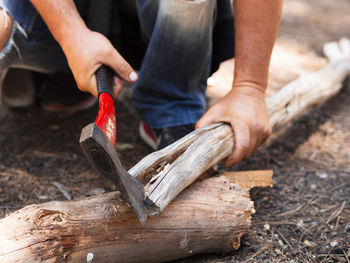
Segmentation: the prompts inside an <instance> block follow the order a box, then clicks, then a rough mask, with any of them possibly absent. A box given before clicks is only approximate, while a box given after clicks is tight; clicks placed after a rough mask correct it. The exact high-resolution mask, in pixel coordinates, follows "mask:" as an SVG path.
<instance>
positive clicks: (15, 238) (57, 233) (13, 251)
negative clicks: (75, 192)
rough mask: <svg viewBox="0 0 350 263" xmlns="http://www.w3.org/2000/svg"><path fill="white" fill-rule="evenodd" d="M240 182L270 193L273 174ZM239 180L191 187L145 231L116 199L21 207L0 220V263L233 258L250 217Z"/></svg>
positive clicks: (231, 177)
mask: <svg viewBox="0 0 350 263" xmlns="http://www.w3.org/2000/svg"><path fill="white" fill-rule="evenodd" d="M246 175H248V176H245V177H246V178H248V180H245V183H244V185H245V186H247V185H249V186H251V187H255V186H272V171H255V172H246ZM260 175H261V176H262V178H263V180H261V179H260V178H259V177H260ZM241 176H242V174H241V173H232V172H231V173H225V174H224V175H221V176H218V177H211V178H207V179H204V180H202V181H197V182H196V183H195V184H193V185H191V186H190V187H189V188H188V189H186V190H185V191H184V192H183V193H181V194H180V195H179V196H178V197H177V198H176V199H175V200H174V202H172V203H171V204H170V205H169V206H168V207H167V208H166V209H165V210H164V212H163V213H162V214H161V215H159V216H157V217H155V218H151V219H149V220H148V222H147V224H146V226H145V227H142V226H141V224H140V223H139V222H138V221H137V218H136V216H135V214H134V213H133V211H132V210H131V209H130V208H129V207H128V206H127V205H126V204H125V203H124V202H122V201H121V199H120V195H119V192H111V193H107V194H102V195H97V196H93V197H90V198H84V199H81V200H78V201H64V202H49V203H45V204H40V205H30V206H27V207H25V208H23V209H21V210H18V211H17V212H14V213H12V214H11V215H9V216H7V217H6V218H4V219H2V220H0V262H7V263H11V262H23V263H25V262H89V261H87V258H89V259H91V258H92V261H90V262H106V263H107V262H163V261H167V260H174V259H178V258H182V257H186V256H189V255H194V254H197V253H209V252H217V251H232V250H234V249H237V248H238V247H239V244H240V237H241V236H242V235H244V234H246V233H247V232H248V229H249V226H250V221H251V215H252V214H253V213H254V206H253V202H252V201H251V200H250V198H249V191H248V189H247V188H243V187H240V186H239V185H238V184H233V183H232V182H237V181H240V180H239V179H237V178H240V177H241Z"/></svg>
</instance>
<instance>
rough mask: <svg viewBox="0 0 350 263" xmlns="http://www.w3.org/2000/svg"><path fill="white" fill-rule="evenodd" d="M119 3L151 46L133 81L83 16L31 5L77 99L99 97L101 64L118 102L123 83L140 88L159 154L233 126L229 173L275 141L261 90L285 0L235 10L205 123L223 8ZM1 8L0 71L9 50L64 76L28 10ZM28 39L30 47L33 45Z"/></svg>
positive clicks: (16, 5)
mask: <svg viewBox="0 0 350 263" xmlns="http://www.w3.org/2000/svg"><path fill="white" fill-rule="evenodd" d="M75 2H76V3H77V4H78V1H75ZM116 2H117V3H118V5H119V7H120V8H121V9H122V10H123V9H124V10H125V9H128V10H127V11H126V12H129V11H130V10H131V11H130V12H131V13H132V12H135V15H136V16H137V17H138V19H139V23H140V28H141V36H142V39H143V40H144V41H145V43H146V44H147V50H146V52H145V54H144V57H143V61H142V64H141V67H140V71H139V75H137V74H136V72H135V71H134V69H133V68H132V67H131V66H130V65H129V63H128V62H127V61H126V60H125V59H124V58H123V57H122V55H121V54H120V53H119V52H118V51H117V50H116V49H115V48H114V46H113V45H112V44H111V42H110V41H109V40H108V39H107V38H105V37H104V36H102V35H101V34H99V33H96V32H92V31H91V30H89V29H88V28H87V26H86V23H85V21H84V19H83V17H84V13H83V12H82V11H81V10H80V8H79V7H78V9H77V7H76V5H75V3H74V2H73V0H60V1H57V0H32V1H31V3H32V5H33V6H34V7H35V8H36V10H37V11H38V12H39V14H40V15H41V17H42V18H43V20H44V21H45V23H46V24H47V26H48V28H49V30H50V33H51V34H52V35H53V37H54V38H55V40H56V41H57V42H58V43H59V45H60V47H61V48H62V50H63V52H64V54H65V57H66V59H67V62H68V64H69V67H70V70H71V71H72V73H73V75H74V78H75V80H76V83H77V86H78V88H79V89H80V90H82V91H86V92H89V93H91V94H93V95H95V96H96V95H97V90H96V79H95V71H96V70H97V69H98V68H99V67H100V66H101V65H102V64H104V65H107V66H109V67H111V68H112V69H113V71H114V72H115V74H116V75H115V77H114V85H115V87H114V89H115V93H116V95H117V94H119V92H120V90H121V88H122V84H123V81H127V82H136V83H135V90H134V93H133V96H132V100H133V103H134V106H135V107H136V109H137V111H138V113H139V115H140V117H141V119H142V120H143V122H144V124H143V125H142V126H141V128H142V129H141V131H142V133H143V135H144V137H147V138H148V141H149V142H151V141H153V143H156V142H157V148H158V149H159V148H162V147H164V146H166V145H168V144H170V143H172V142H173V141H174V140H176V139H178V138H179V137H182V136H183V135H185V134H186V133H188V132H190V131H191V130H192V129H193V128H194V126H195V127H196V128H199V127H203V126H205V125H207V124H210V123H214V122H227V123H229V124H231V126H232V129H233V131H234V134H235V136H234V137H235V138H234V140H235V147H234V150H233V153H232V155H231V156H230V157H229V158H228V159H227V160H226V162H225V164H226V165H233V164H236V163H238V162H239V161H240V160H242V159H244V158H247V157H249V156H250V155H251V154H252V153H253V152H254V151H255V150H256V149H257V148H258V147H259V146H260V145H262V144H263V143H264V141H265V140H266V139H267V137H268V136H269V134H270V132H271V130H270V126H269V118H268V113H267V109H266V105H265V90H266V87H267V79H268V68H269V61H270V55H271V52H272V47H273V45H274V42H275V39H276V35H277V31H278V26H279V21H280V15H281V5H282V0H249V1H247V0H235V1H234V14H235V45H234V47H233V45H232V50H233V49H234V53H235V72H234V82H233V84H232V90H231V91H230V93H229V94H227V95H226V96H225V97H224V98H222V99H221V100H220V101H219V102H218V103H217V104H215V105H214V106H213V107H211V108H210V109H209V110H208V111H207V112H206V113H205V114H204V115H203V113H204V107H205V96H204V95H205V88H206V80H207V78H208V76H209V74H210V72H211V65H212V63H213V62H214V60H215V56H214V53H215V50H213V43H214V42H213V31H215V27H216V23H218V21H219V19H220V18H221V15H220V14H221V11H220V8H219V6H220V5H222V4H223V2H226V3H227V2H229V0H228V1H227V0H120V1H116ZM0 3H1V7H2V9H3V10H4V12H5V13H4V15H3V16H2V17H0V25H2V26H1V28H0V47H1V48H2V49H3V51H2V54H1V55H0V57H2V60H3V61H5V62H2V63H3V64H6V65H2V70H4V69H5V68H6V67H9V64H11V63H10V62H9V61H8V60H6V59H7V57H8V55H9V54H11V52H12V53H13V52H15V51H16V52H17V53H18V54H21V56H22V60H21V59H20V58H17V60H21V61H24V60H26V59H27V64H30V63H31V64H33V65H31V66H32V68H33V69H40V70H43V69H45V70H46V71H59V70H62V69H63V68H64V61H63V59H62V58H61V57H60V56H59V51H56V50H50V48H52V45H51V44H52V43H49V44H50V45H47V46H45V45H43V46H40V48H38V47H37V46H38V45H39V44H40V42H39V41H40V40H41V39H44V38H43V37H42V34H43V31H44V30H43V31H42V32H37V31H35V30H33V29H35V28H36V26H37V25H36V23H37V22H36V19H38V18H37V16H36V11H35V9H34V8H33V6H32V5H31V4H30V2H29V1H27V0H1V2H0ZM221 9H222V8H221ZM133 10H134V11H133ZM79 11H80V13H79ZM127 30H132V29H127ZM23 31H24V32H23ZM33 40H34V42H35V41H36V42H35V43H33V42H31V41H33ZM18 41H19V42H20V43H18ZM214 41H215V39H214ZM38 42H39V44H38ZM48 42H49V41H48ZM28 43H30V45H29V44H28ZM11 44H12V45H11ZM14 44H16V45H17V49H18V50H15V48H14ZM44 44H45V43H44ZM9 50H10V51H9ZM28 52H29V53H28ZM30 52H32V53H33V52H35V53H36V55H37V57H30V58H28V54H30ZM43 54H44V55H43ZM40 56H42V57H41V58H40ZM53 62H54V63H53ZM24 64H25V63H24ZM10 66H13V65H10ZM20 66H22V67H23V65H20ZM202 115H203V116H202Z"/></svg>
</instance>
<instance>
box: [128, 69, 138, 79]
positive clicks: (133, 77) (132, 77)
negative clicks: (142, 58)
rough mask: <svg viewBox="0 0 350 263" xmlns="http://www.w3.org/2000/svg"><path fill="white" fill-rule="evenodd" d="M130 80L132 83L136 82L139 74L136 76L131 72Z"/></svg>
mask: <svg viewBox="0 0 350 263" xmlns="http://www.w3.org/2000/svg"><path fill="white" fill-rule="evenodd" d="M129 79H130V80H131V81H136V80H137V74H136V72H134V71H133V72H131V73H130V74H129Z"/></svg>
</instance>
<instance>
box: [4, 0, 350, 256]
mask: <svg viewBox="0 0 350 263" xmlns="http://www.w3.org/2000/svg"><path fill="white" fill-rule="evenodd" d="M349 25H350V1H349V0H338V1H336V3H335V1H333V0H322V1H317V0H285V2H284V10H283V19H282V23H281V30H280V34H279V38H278V41H277V47H276V50H275V55H274V59H273V62H272V66H271V77H270V80H271V81H270V89H269V93H268V94H269V95H271V94H273V93H274V92H275V91H276V90H278V89H279V88H281V87H282V86H283V85H284V84H286V83H288V82H289V81H291V80H293V79H295V78H296V77H297V76H298V74H299V73H300V72H301V71H303V72H305V71H312V70H316V69H317V68H319V67H321V66H322V65H323V64H324V63H325V60H324V59H323V58H321V56H322V45H323V44H324V43H325V42H328V41H336V40H338V39H340V38H341V37H343V36H347V37H348V38H350V33H349ZM283 54H284V55H288V54H289V57H288V58H289V60H288V59H287V60H288V61H289V62H286V61H285V59H280V60H279V59H278V58H279V57H280V58H281V57H283V56H282V55H283ZM283 58H285V57H283ZM292 58H294V60H293V59H292ZM295 58H298V59H295ZM282 64H283V67H282V66H281V65H282ZM232 67H233V63H232V61H231V62H227V63H226V64H224V65H223V67H222V69H221V71H220V72H219V73H217V75H216V77H215V78H214V80H213V83H214V84H213V87H212V88H211V89H214V88H215V86H217V85H218V83H221V82H222V80H226V81H225V83H229V81H228V80H229V79H230V75H231V73H230V72H232V71H231V70H232ZM215 83H216V84H215ZM344 86H346V85H344ZM211 89H210V90H211ZM129 94H130V90H129V92H128V91H125V92H124V95H123V96H122V98H121V99H119V103H118V107H117V114H118V138H117V140H118V145H119V151H120V153H121V154H120V157H121V159H122V162H123V163H124V165H125V166H126V167H128V168H129V167H132V166H133V165H134V164H135V163H136V162H137V161H138V160H140V159H141V158H142V157H143V156H145V155H147V154H149V153H150V152H151V149H150V148H148V147H147V146H146V145H145V144H144V143H143V142H142V141H141V140H140V139H139V137H138V123H139V118H138V117H137V114H136V112H135V110H134V109H133V107H132V105H131V102H130V98H129ZM211 94H212V95H213V94H214V95H215V92H214V91H213V92H212V93H211ZM217 94H218V93H217ZM220 96H222V94H221V95H220ZM214 97H215V96H214ZM349 101H350V88H349V87H348V86H346V87H345V88H344V89H343V90H342V91H341V93H340V94H338V95H336V96H335V97H333V98H331V99H330V100H329V101H328V102H326V103H325V104H324V105H323V106H322V107H321V108H317V109H313V110H312V111H310V112H308V113H306V115H305V116H303V117H301V118H300V119H298V120H296V121H295V122H293V123H292V124H291V125H290V127H288V129H286V131H285V132H284V133H282V134H280V135H279V136H278V137H277V138H274V139H273V140H270V142H269V143H268V144H267V145H266V146H265V147H263V148H261V149H260V150H258V151H257V152H256V153H255V154H254V155H253V156H252V157H251V158H249V159H247V160H245V161H243V162H241V163H240V164H238V165H237V166H235V167H232V168H230V169H231V170H254V169H273V170H274V180H275V185H274V187H273V188H257V189H253V190H251V198H252V200H253V201H254V203H255V209H256V214H255V215H254V216H253V218H252V226H251V229H250V231H249V234H248V235H247V236H245V237H244V238H243V239H242V244H241V247H240V249H239V250H237V251H235V252H233V253H219V254H206V255H197V256H193V257H190V258H188V259H184V260H178V261H176V262H350V260H349V259H350V114H349V113H350V104H349ZM96 113H97V108H96V107H95V108H93V109H91V110H89V111H86V112H83V113H76V114H72V115H69V114H51V113H47V112H44V111H43V110H41V108H40V107H39V106H38V105H36V106H34V107H32V108H30V109H26V110H10V109H8V108H6V107H4V106H1V105H0V123H1V125H0V149H1V151H0V218H1V217H4V216H6V214H8V213H10V212H12V211H15V210H17V209H19V208H22V207H24V206H26V205H29V204H34V203H42V202H47V201H51V200H66V199H70V198H71V199H74V198H79V197H84V196H89V195H94V194H98V193H102V192H105V191H110V190H112V189H113V185H112V183H111V182H109V181H106V180H103V179H101V178H100V177H99V176H98V175H97V174H96V173H95V172H94V170H93V169H92V168H91V167H90V165H89V163H88V162H87V161H86V159H85V158H84V156H83V155H82V153H81V150H80V146H79V144H78V141H79V136H80V131H81V129H82V127H84V126H85V125H87V124H88V123H90V122H92V121H93V120H94V117H95V116H96ZM57 183H58V184H57ZM60 189H61V190H60ZM62 189H63V190H62Z"/></svg>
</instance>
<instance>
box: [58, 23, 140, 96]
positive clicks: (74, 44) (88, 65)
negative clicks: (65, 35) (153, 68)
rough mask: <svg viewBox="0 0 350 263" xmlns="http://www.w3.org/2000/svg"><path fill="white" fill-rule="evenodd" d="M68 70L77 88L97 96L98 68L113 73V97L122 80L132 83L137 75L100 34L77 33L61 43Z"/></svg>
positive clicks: (86, 31)
mask: <svg viewBox="0 0 350 263" xmlns="http://www.w3.org/2000/svg"><path fill="white" fill-rule="evenodd" d="M62 48H63V51H64V53H65V55H66V57H67V60H68V64H69V67H70V69H71V70H72V72H73V75H74V77H75V80H76V82H77V85H78V88H79V89H80V90H82V91H87V92H90V93H91V94H93V95H94V96H97V88H96V77H95V72H96V70H97V69H98V68H99V67H100V66H101V65H106V66H109V67H110V68H111V69H112V70H113V71H114V72H115V73H116V76H115V77H114V93H115V97H117V96H118V95H119V93H120V92H121V89H122V86H123V81H124V80H125V81H127V82H134V81H136V80H137V75H136V73H135V72H134V70H133V69H132V68H131V66H130V65H129V64H128V63H127V62H126V61H125V60H124V58H123V57H122V56H121V55H120V54H119V53H118V52H117V50H115V48H114V47H113V46H112V44H111V43H110V42H109V40H108V39H107V38H106V37H104V36H103V35H101V34H99V33H96V32H93V31H90V30H89V29H87V28H86V29H84V30H80V31H79V32H77V34H76V35H74V37H73V38H71V39H69V41H65V42H64V43H63V44H62Z"/></svg>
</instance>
